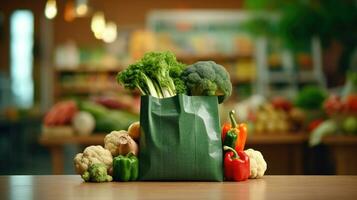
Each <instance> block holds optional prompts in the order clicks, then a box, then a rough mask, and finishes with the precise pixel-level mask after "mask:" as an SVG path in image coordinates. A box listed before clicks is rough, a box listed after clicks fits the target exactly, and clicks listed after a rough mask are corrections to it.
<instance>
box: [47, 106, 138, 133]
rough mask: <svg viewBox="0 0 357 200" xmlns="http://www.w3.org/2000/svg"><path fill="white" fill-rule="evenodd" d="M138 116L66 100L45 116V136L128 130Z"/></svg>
mask: <svg viewBox="0 0 357 200" xmlns="http://www.w3.org/2000/svg"><path fill="white" fill-rule="evenodd" d="M137 120H138V116H137V114H133V113H131V112H129V111H124V110H117V109H109V108H107V107H105V106H103V105H101V104H99V103H97V102H96V101H74V100H66V101H61V102H58V103H57V104H55V105H54V106H53V107H52V108H51V109H50V110H49V112H48V113H47V114H46V115H45V118H44V122H43V124H44V126H43V131H42V132H43V134H45V135H47V136H65V135H73V134H78V135H89V134H92V133H94V132H99V133H103V132H104V133H105V132H111V131H112V130H121V129H127V128H128V127H129V125H130V124H131V123H132V122H134V121H137Z"/></svg>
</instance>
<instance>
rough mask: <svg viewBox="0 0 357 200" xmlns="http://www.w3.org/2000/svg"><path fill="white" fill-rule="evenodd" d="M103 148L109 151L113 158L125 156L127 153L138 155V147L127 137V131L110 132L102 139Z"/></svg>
mask: <svg viewBox="0 0 357 200" xmlns="http://www.w3.org/2000/svg"><path fill="white" fill-rule="evenodd" d="M104 147H105V148H106V149H108V150H109V151H110V153H111V154H112V156H113V157H115V156H117V155H126V154H127V153H129V152H132V153H134V154H135V155H138V145H137V144H136V142H135V141H134V140H133V139H132V138H131V137H130V136H129V134H128V132H127V131H124V130H121V131H112V132H111V133H110V134H108V135H106V136H105V138H104Z"/></svg>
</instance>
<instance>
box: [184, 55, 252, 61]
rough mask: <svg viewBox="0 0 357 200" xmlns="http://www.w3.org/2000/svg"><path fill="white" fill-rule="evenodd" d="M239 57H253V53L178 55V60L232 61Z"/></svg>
mask: <svg viewBox="0 0 357 200" xmlns="http://www.w3.org/2000/svg"><path fill="white" fill-rule="evenodd" d="M238 59H253V55H251V54H249V55H244V54H230V55H227V54H204V55H178V56H177V60H180V61H182V62H189V61H192V62H195V61H200V60H213V61H216V62H231V61H236V60H238Z"/></svg>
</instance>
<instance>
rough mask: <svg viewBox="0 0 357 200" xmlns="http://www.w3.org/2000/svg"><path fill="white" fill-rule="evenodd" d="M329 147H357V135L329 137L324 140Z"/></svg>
mask: <svg viewBox="0 0 357 200" xmlns="http://www.w3.org/2000/svg"><path fill="white" fill-rule="evenodd" d="M322 143H324V144H327V145H357V135H329V136H326V137H324V138H322Z"/></svg>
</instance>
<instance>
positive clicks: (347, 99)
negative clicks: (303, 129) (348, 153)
mask: <svg viewBox="0 0 357 200" xmlns="http://www.w3.org/2000/svg"><path fill="white" fill-rule="evenodd" d="M322 107H323V111H324V112H325V116H323V117H322V118H319V119H316V120H314V121H313V122H315V123H314V124H312V125H311V129H310V131H311V134H310V140H309V144H310V146H315V145H318V144H319V143H320V142H321V139H322V137H324V136H326V135H331V134H339V135H356V134H357V73H356V72H352V73H350V74H349V75H348V76H347V83H346V84H345V86H344V88H343V91H342V92H341V93H340V94H339V95H337V94H331V95H330V96H329V97H328V98H327V99H326V100H325V101H324V102H323V104H322Z"/></svg>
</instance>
